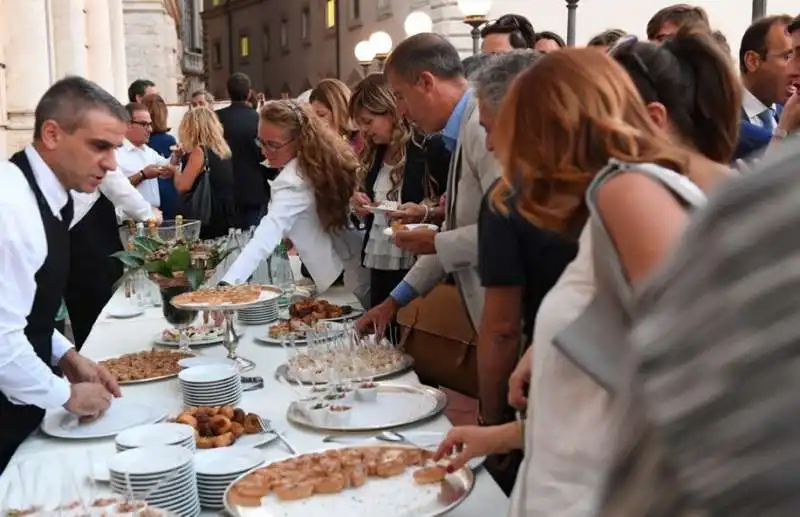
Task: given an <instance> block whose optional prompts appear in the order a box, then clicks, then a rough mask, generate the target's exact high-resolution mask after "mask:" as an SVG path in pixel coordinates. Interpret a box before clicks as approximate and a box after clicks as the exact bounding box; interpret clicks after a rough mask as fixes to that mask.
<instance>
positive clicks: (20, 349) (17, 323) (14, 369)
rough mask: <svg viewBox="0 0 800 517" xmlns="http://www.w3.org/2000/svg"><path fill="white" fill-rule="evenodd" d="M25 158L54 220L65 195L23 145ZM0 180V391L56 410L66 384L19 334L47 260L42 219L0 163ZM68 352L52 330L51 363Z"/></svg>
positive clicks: (17, 177) (17, 175) (25, 189)
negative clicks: (0, 178) (0, 187)
mask: <svg viewBox="0 0 800 517" xmlns="http://www.w3.org/2000/svg"><path fill="white" fill-rule="evenodd" d="M25 155H26V156H27V157H28V161H30V164H31V168H32V169H33V174H34V176H35V178H36V183H37V184H38V185H39V188H40V189H41V191H42V194H43V195H44V197H45V199H46V200H47V204H48V206H49V207H50V210H52V212H53V215H55V216H56V217H58V218H59V219H60V218H61V209H62V208H64V206H65V205H66V204H67V200H68V198H67V196H68V194H67V191H66V190H65V189H64V187H63V186H62V185H61V182H60V181H59V180H58V178H56V176H55V174H54V173H53V171H52V170H51V169H50V167H48V166H47V165H46V164H45V163H44V161H42V158H41V157H40V156H39V153H37V152H36V150H35V149H34V148H33V147H31V146H28V147H26V148H25ZM0 177H2V178H3V188H2V189H0V293H2V298H0V300H1V301H0V391H2V392H3V394H4V395H5V396H6V397H8V398H9V400H11V402H13V403H15V404H32V405H35V406H39V407H41V408H45V409H51V408H58V407H61V406H63V405H64V404H65V403H66V402H67V400H69V396H70V387H69V383H68V382H67V381H66V380H64V379H61V378H59V377H57V376H55V375H53V372H52V371H51V370H50V368H49V367H48V366H47V365H46V364H44V363H43V362H42V361H41V360H40V359H39V357H38V356H37V355H36V352H35V351H34V350H33V346H32V345H31V343H30V342H29V341H28V338H27V337H26V336H25V332H24V330H25V327H26V326H27V324H28V322H27V319H26V318H27V317H28V314H29V313H30V311H31V308H32V307H33V299H34V297H35V295H36V279H35V276H36V272H37V271H38V270H39V269H40V268H41V267H42V264H44V261H45V259H46V258H47V237H46V235H45V230H44V224H42V216H41V214H40V213H39V207H38V204H37V202H36V197H35V196H34V194H33V191H32V190H31V188H30V185H28V182H27V181H26V180H25V176H24V175H23V174H22V171H20V170H19V168H17V166H16V165H14V164H13V163H11V162H7V161H5V162H0ZM70 348H72V344H71V343H70V342H69V341H68V340H67V338H65V337H64V336H63V335H62V334H61V333H59V332H58V331H54V332H53V357H52V362H53V364H57V363H58V361H59V360H60V359H61V357H62V356H63V355H64V354H65V353H66V352H67V351H68V350H69V349H70Z"/></svg>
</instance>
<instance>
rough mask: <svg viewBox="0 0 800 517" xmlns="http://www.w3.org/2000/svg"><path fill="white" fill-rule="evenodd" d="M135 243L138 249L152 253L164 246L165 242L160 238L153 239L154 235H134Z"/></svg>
mask: <svg viewBox="0 0 800 517" xmlns="http://www.w3.org/2000/svg"><path fill="white" fill-rule="evenodd" d="M133 245H134V247H135V249H136V250H137V251H140V252H144V253H145V254H147V253H152V252H154V251H155V250H157V249H160V248H163V247H164V246H165V243H164V242H163V241H160V240H158V239H153V238H152V237H147V236H144V237H141V236H139V237H134V238H133Z"/></svg>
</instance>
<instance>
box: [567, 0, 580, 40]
mask: <svg viewBox="0 0 800 517" xmlns="http://www.w3.org/2000/svg"><path fill="white" fill-rule="evenodd" d="M577 14H578V0H567V45H569V46H573V45H575V25H576V23H577V22H576V19H577Z"/></svg>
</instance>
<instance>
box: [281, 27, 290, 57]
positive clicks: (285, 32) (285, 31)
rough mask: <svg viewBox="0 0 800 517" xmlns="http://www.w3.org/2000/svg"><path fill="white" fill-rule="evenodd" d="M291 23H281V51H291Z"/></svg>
mask: <svg viewBox="0 0 800 517" xmlns="http://www.w3.org/2000/svg"><path fill="white" fill-rule="evenodd" d="M288 25H289V22H288V21H286V20H282V21H281V49H282V50H284V51H286V50H289V27H288Z"/></svg>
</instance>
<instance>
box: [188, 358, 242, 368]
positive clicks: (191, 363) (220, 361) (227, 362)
mask: <svg viewBox="0 0 800 517" xmlns="http://www.w3.org/2000/svg"><path fill="white" fill-rule="evenodd" d="M209 365H221V366H227V367H235V366H236V361H233V360H231V359H228V358H226V357H209V356H205V355H201V356H197V357H187V358H186V359H181V360H180V361H178V366H180V367H181V368H183V369H186V368H194V367H195V366H209Z"/></svg>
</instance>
